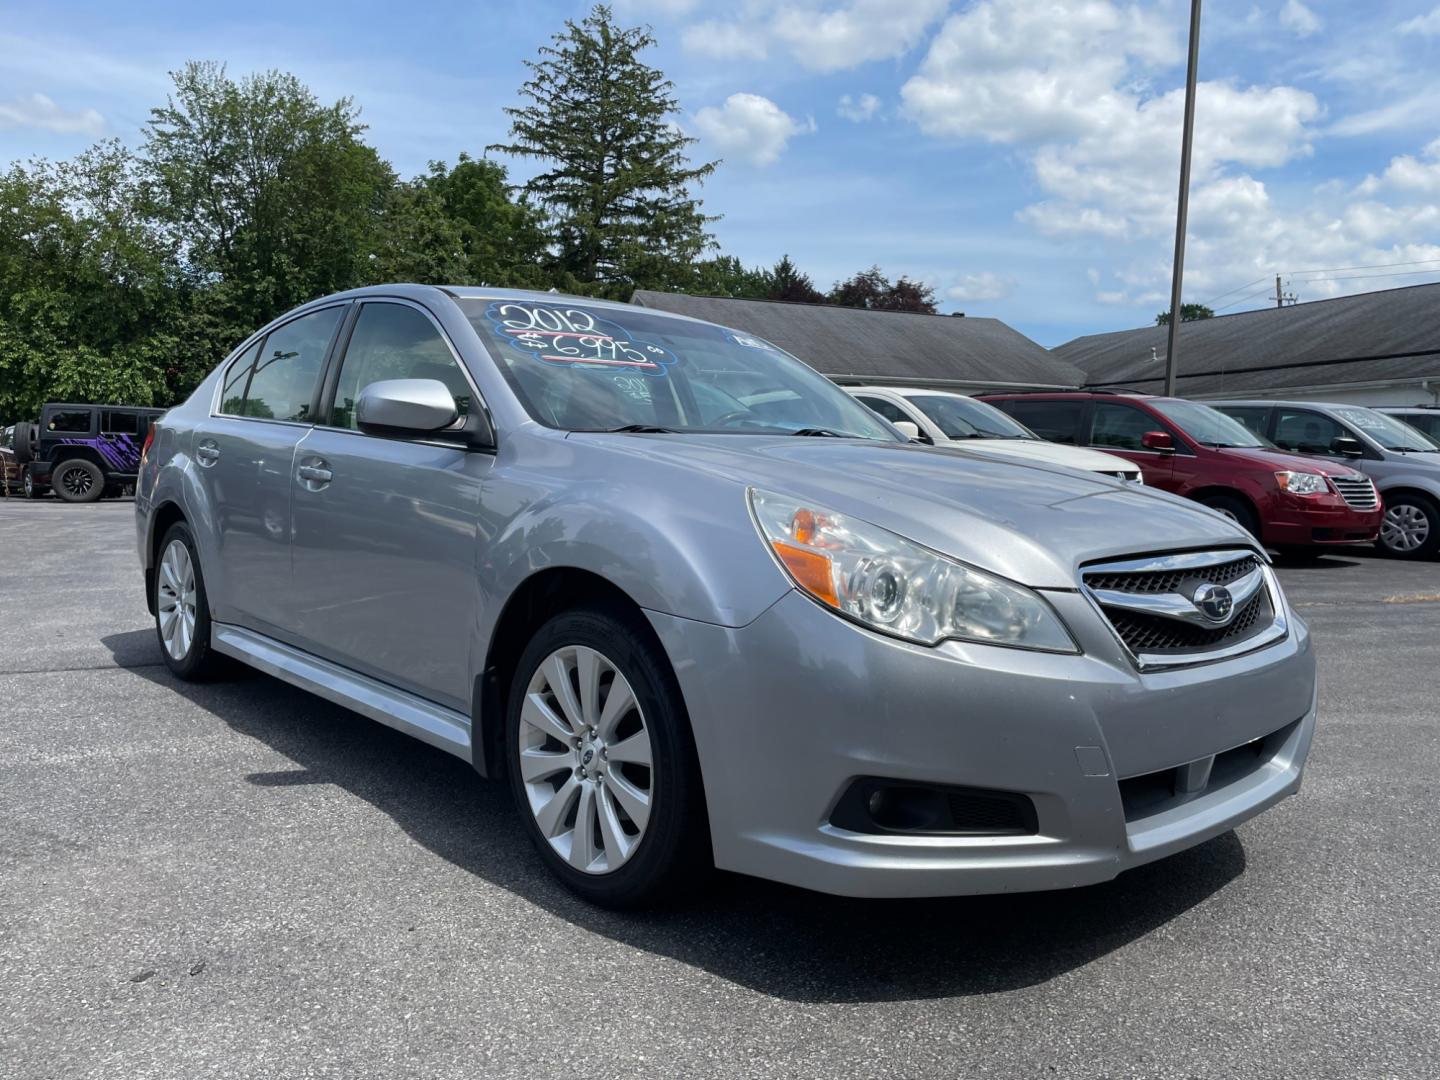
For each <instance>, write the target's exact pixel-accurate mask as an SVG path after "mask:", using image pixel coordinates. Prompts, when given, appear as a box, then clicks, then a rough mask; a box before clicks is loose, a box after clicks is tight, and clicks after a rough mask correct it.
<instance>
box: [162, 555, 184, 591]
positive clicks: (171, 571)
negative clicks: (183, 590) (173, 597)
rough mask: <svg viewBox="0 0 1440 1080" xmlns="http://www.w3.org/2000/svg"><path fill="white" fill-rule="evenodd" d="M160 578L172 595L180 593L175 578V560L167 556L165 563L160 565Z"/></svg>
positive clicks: (177, 580)
mask: <svg viewBox="0 0 1440 1080" xmlns="http://www.w3.org/2000/svg"><path fill="white" fill-rule="evenodd" d="M160 576H161V577H162V578H163V579H164V581H165V584H166V586H168V587H169V589H170V591H171V592H173V593H178V592H179V591H180V581H179V579H178V578H177V577H176V576H175V560H174V559H172V558H170V557H169V555H168V554H167V555H166V557H165V561H164V562H162V563H161V564H160Z"/></svg>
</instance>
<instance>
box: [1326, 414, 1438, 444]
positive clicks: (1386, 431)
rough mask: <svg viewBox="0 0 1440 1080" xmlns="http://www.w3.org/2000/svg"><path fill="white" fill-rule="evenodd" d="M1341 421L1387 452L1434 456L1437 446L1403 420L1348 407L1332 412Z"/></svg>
mask: <svg viewBox="0 0 1440 1080" xmlns="http://www.w3.org/2000/svg"><path fill="white" fill-rule="evenodd" d="M1331 411H1332V412H1333V413H1334V414H1335V415H1336V416H1337V417H1338V418H1339V419H1341V420H1343V421H1345V423H1347V424H1349V425H1350V426H1351V427H1356V428H1359V429H1360V430H1361V431H1363V432H1364V433H1365V434H1366V435H1369V436H1370V438H1372V439H1374V440H1375V441H1376V442H1377V443H1379V444H1380V445H1381V446H1383V447H1384V448H1385V449H1386V450H1399V451H1402V452H1404V453H1411V454H1433V453H1435V452H1436V446H1435V444H1434V443H1432V442H1431V441H1430V440H1429V439H1428V438H1426V437H1425V436H1424V435H1422V434H1420V432H1418V431H1416V430H1415V429H1414V428H1412V427H1411V426H1410V425H1409V424H1407V423H1405V422H1404V421H1403V420H1396V419H1395V417H1393V416H1386V415H1385V414H1384V413H1378V412H1376V411H1375V410H1374V409H1365V408H1361V407H1359V406H1355V405H1352V406H1347V407H1346V408H1343V409H1332V410H1331Z"/></svg>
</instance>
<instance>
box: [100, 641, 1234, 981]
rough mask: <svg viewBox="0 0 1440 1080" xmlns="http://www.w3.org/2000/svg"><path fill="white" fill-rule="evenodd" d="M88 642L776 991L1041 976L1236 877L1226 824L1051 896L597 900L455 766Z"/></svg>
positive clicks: (578, 908) (772, 894) (342, 714)
mask: <svg viewBox="0 0 1440 1080" xmlns="http://www.w3.org/2000/svg"><path fill="white" fill-rule="evenodd" d="M102 640H103V642H104V644H105V645H106V646H107V647H109V649H110V651H111V652H112V654H113V655H114V656H115V659H116V662H117V664H119V665H120V666H122V667H127V668H130V669H131V670H133V671H134V673H135V674H136V675H139V676H140V677H142V678H146V679H149V680H151V681H152V682H155V683H158V684H160V685H162V686H165V687H167V688H170V689H173V690H174V691H176V692H177V693H179V694H181V695H183V696H184V697H186V698H188V699H189V700H190V701H192V702H194V703H195V704H196V705H197V706H199V707H200V708H202V709H204V710H205V711H206V712H208V713H210V714H211V715H213V716H215V717H218V718H219V719H220V720H221V721H223V722H224V723H225V724H227V725H229V726H230V727H231V728H232V729H234V730H235V731H237V732H239V733H241V734H243V735H246V736H248V737H250V738H254V739H257V740H259V741H260V742H262V743H264V744H265V745H266V746H268V747H270V748H271V749H273V750H275V751H277V752H278V753H280V754H282V755H284V756H285V757H286V758H288V759H290V760H291V761H293V762H294V763H295V768H294V769H284V770H279V771H276V772H267V773H255V774H251V775H248V776H246V777H245V779H246V780H247V781H248V782H250V783H252V784H255V785H257V786H259V787H262V788H283V787H291V786H295V785H304V784H336V785H338V786H340V787H341V788H343V789H344V790H345V791H347V792H348V793H350V794H351V795H354V796H356V797H358V798H361V799H364V800H365V801H366V802H368V803H370V804H371V805H372V806H374V807H376V808H377V809H379V810H380V811H382V812H383V813H385V814H387V815H388V816H389V817H390V818H391V819H392V820H393V821H394V822H395V823H396V824H397V825H399V826H400V827H401V828H402V829H403V830H404V831H405V832H406V833H407V834H408V835H410V836H411V837H413V838H414V839H415V840H416V841H418V842H419V843H421V844H423V845H424V846H425V847H426V848H428V849H429V850H430V851H432V852H434V853H435V854H436V855H438V856H439V857H441V858H443V859H446V860H448V861H449V862H451V863H452V864H454V865H455V866H457V867H459V868H461V869H462V870H464V871H466V872H467V873H471V874H474V875H475V876H477V877H479V878H482V879H484V880H485V881H487V882H490V883H491V884H494V885H498V886H500V887H501V888H504V889H507V890H509V891H510V892H512V893H514V894H516V895H518V896H520V897H523V898H524V899H526V900H527V901H529V902H531V903H534V904H537V905H539V906H540V907H542V908H544V909H546V910H547V911H549V912H551V913H552V914H554V915H556V916H559V917H560V918H563V919H566V920H567V921H569V922H571V923H572V924H574V925H575V926H577V927H580V928H583V929H585V930H589V931H591V932H593V933H597V934H603V935H605V936H606V937H609V938H611V939H613V940H616V941H619V942H623V943H624V944H626V945H629V946H632V947H634V948H637V949H644V950H646V951H648V952H652V953H655V954H658V955H661V956H667V957H671V958H673V959H675V960H679V961H681V962H682V963H685V964H690V965H693V966H695V967H698V968H701V969H703V970H705V971H707V972H710V973H712V974H714V975H716V976H718V977H720V978H723V979H727V980H729V981H731V982H734V983H736V984H739V985H741V986H745V987H747V988H750V989H753V990H756V991H758V992H760V993H764V994H768V995H772V996H774V997H778V998H783V999H787V1000H792V1001H797V1002H812V1003H821V1002H876V1001H899V1000H914V999H924V998H939V997H951V996H965V995H973V994H990V993H997V992H1002V991H1006V990H1015V989H1019V988H1022V987H1027V986H1032V985H1035V984H1038V983H1044V982H1046V981H1048V980H1050V979H1053V978H1055V977H1057V976H1059V975H1063V974H1065V973H1066V972H1068V971H1071V970H1073V969H1075V968H1078V967H1081V966H1083V965H1085V964H1087V963H1089V962H1091V961H1093V960H1095V959H1097V958H1099V957H1102V956H1104V955H1106V954H1107V953H1110V952H1112V951H1114V950H1116V949H1118V948H1121V947H1123V946H1124V945H1126V944H1128V943H1130V942H1132V941H1134V940H1136V939H1137V938H1140V937H1143V936H1144V935H1146V934H1148V933H1149V932H1151V931H1152V930H1154V929H1156V928H1157V927H1160V926H1163V925H1164V924H1166V923H1168V922H1170V921H1171V920H1172V919H1175V918H1176V917H1178V916H1180V915H1182V914H1183V913H1185V912H1186V911H1188V910H1189V909H1190V908H1192V907H1194V906H1196V905H1197V904H1199V903H1201V902H1203V901H1204V900H1206V899H1207V898H1208V897H1210V896H1212V895H1213V894H1215V893H1216V892H1218V891H1219V890H1220V889H1222V888H1223V887H1224V886H1225V885H1226V884H1228V883H1229V882H1231V881H1233V880H1234V879H1235V878H1237V877H1238V876H1239V875H1240V874H1242V873H1243V872H1244V870H1245V849H1244V847H1243V846H1242V844H1241V843H1240V840H1239V838H1238V837H1237V836H1236V835H1235V833H1234V832H1228V833H1225V834H1223V835H1221V836H1219V837H1216V838H1215V839H1213V840H1211V841H1209V842H1208V843H1205V844H1202V845H1200V846H1199V847H1196V848H1193V849H1191V850H1189V851H1186V852H1183V853H1181V854H1179V855H1175V856H1172V857H1171V858H1169V859H1165V860H1163V861H1161V862H1159V863H1155V864H1151V865H1148V866H1142V867H1139V868H1137V869H1135V870H1132V871H1130V872H1128V873H1126V874H1124V875H1122V876H1121V877H1120V878H1118V879H1117V880H1115V881H1112V882H1108V883H1106V884H1103V885H1095V886H1090V887H1087V888H1082V889H1073V890H1067V891H1063V892H1052V893H1029V894H1018V895H1007V896H993V897H968V898H965V897H962V898H953V899H939V900H852V899H844V898H838V897H832V896H825V895H822V894H818V893H812V892H807V891H805V890H802V889H796V888H790V887H787V886H782V885H777V884H773V883H770V882H765V881H760V880H758V879H753V878H747V877H743V876H740V875H735V874H719V875H717V876H716V879H715V881H714V882H713V883H712V884H711V885H710V887H708V888H706V889H705V890H704V891H703V893H701V894H700V895H698V896H696V897H695V898H693V899H691V900H689V901H688V902H686V903H685V904H683V905H680V906H677V907H674V908H671V909H663V910H657V911H648V912H642V913H629V914H624V913H616V912H610V911H605V910H602V909H598V908H595V907H592V906H591V905H589V904H586V903H584V902H583V901H580V900H578V899H576V898H575V897H574V896H572V895H571V894H570V893H568V892H567V891H565V890H564V889H563V887H561V886H560V885H559V884H558V883H557V882H555V881H554V880H553V879H552V878H551V877H550V876H549V874H548V871H546V869H545V868H544V866H543V865H542V864H541V863H540V861H539V859H538V858H536V856H535V853H534V851H533V850H532V849H531V847H530V844H529V840H528V838H527V836H526V834H525V833H524V832H522V831H521V828H520V820H519V818H518V817H517V815H516V813H515V810H514V808H513V806H512V804H511V801H510V793H509V789H508V787H507V786H506V785H504V784H501V783H496V782H493V781H486V780H482V779H481V778H480V777H479V776H478V775H477V774H476V773H475V772H474V770H473V769H472V768H471V767H470V766H469V764H468V763H466V762H463V761H460V760H459V759H457V758H455V757H452V756H451V755H449V754H446V753H443V752H442V751H439V750H436V749H434V748H432V747H430V746H427V745H425V744H423V743H421V742H419V741H417V740H415V739H412V738H410V737H408V736H405V735H402V734H400V733H398V732H396V731H392V730H391V729H389V728H387V727H385V726H383V725H381V724H377V723H373V722H371V721H369V720H367V719H365V718H364V717H361V716H359V715H358V714H356V713H353V712H350V711H349V710H346V709H343V708H341V707H339V706H336V705H333V704H331V703H329V702H327V701H324V700H322V699H320V698H317V697H315V696H314V695H311V694H308V693H306V692H304V691H301V690H297V689H295V688H293V687H290V686H289V685H287V684H285V683H282V682H280V681H278V680H276V679H273V678H271V677H269V676H266V675H261V674H259V673H248V674H241V675H239V676H238V677H237V678H236V679H234V680H232V681H221V682H211V683H198V684H197V683H183V682H180V681H179V680H177V679H176V678H175V677H174V676H173V675H171V674H170V671H169V669H168V668H166V667H165V666H164V664H163V662H162V658H161V656H160V652H159V647H158V645H157V644H156V643H155V635H154V632H153V631H152V630H141V631H133V632H130V633H123V634H115V635H112V636H110V637H106V638H104V639H102ZM147 644H148V647H147Z"/></svg>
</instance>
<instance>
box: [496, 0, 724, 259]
mask: <svg viewBox="0 0 1440 1080" xmlns="http://www.w3.org/2000/svg"><path fill="white" fill-rule="evenodd" d="M654 44H655V38H654V36H653V35H652V34H651V33H650V31H649V30H648V29H646V28H643V27H630V28H622V27H618V26H616V24H615V22H614V19H613V17H612V15H611V12H610V9H609V8H608V7H606V6H605V5H603V4H597V5H596V6H595V7H594V8H593V9H592V10H591V12H590V14H589V15H588V16H586V18H585V19H584V20H583V21H582V22H580V23H579V24H578V25H577V24H576V23H575V22H573V21H572V20H566V22H565V29H564V31H563V32H561V33H558V34H556V35H555V36H554V38H553V39H552V43H551V44H549V45H546V46H543V47H542V48H541V49H540V54H539V58H538V59H536V60H527V61H526V66H527V67H528V68H529V69H530V72H531V77H530V79H529V80H527V81H526V82H525V84H524V85H523V86H522V87H521V88H520V95H521V96H522V97H523V98H526V99H528V102H529V104H526V105H524V106H520V107H516V108H507V109H506V110H505V112H506V114H507V115H508V116H509V117H510V121H511V123H510V140H511V141H510V142H508V143H497V144H495V145H492V146H491V147H490V148H489V149H491V150H501V151H504V152H505V153H509V154H515V155H518V156H521V157H529V158H536V159H539V160H541V161H542V162H545V163H546V164H545V167H544V168H543V170H542V171H541V172H540V173H539V174H537V175H536V176H535V177H533V178H532V179H531V180H530V181H529V182H528V183H527V184H526V185H525V190H526V192H527V193H528V194H529V195H531V196H533V197H534V198H535V199H536V200H537V201H538V202H539V203H540V204H541V205H542V206H544V207H545V208H546V209H547V210H548V211H549V213H550V214H551V215H552V218H553V228H554V237H553V240H554V248H555V258H556V264H557V270H558V271H559V273H560V274H562V275H570V276H571V277H573V278H574V279H575V280H577V281H579V282H582V283H583V282H601V283H624V282H629V283H633V284H637V285H657V286H660V287H664V286H665V285H666V284H667V283H671V282H673V281H675V280H676V279H679V278H683V277H684V271H685V270H687V269H688V267H689V266H690V264H691V263H693V262H694V261H695V260H696V259H698V258H699V256H700V255H701V254H702V253H703V252H704V251H705V249H706V248H708V247H709V246H710V245H711V244H712V242H713V241H712V238H711V236H710V235H709V234H708V233H707V232H706V230H705V227H706V225H707V224H708V223H709V222H710V221H713V220H714V219H713V218H707V217H706V216H705V215H704V214H703V213H702V212H701V209H700V201H699V199H698V198H696V197H695V196H693V195H692V194H691V188H692V186H693V185H695V184H698V183H700V182H701V181H703V180H704V178H705V177H707V176H709V175H710V174H711V173H712V172H714V170H715V166H716V165H717V164H718V162H708V163H705V164H701V165H698V166H692V165H691V164H690V162H689V159H688V158H687V156H686V149H687V148H688V147H689V146H690V145H691V144H692V143H693V142H695V140H694V139H693V138H690V137H688V136H686V135H684V134H682V133H681V132H680V131H679V129H678V128H677V127H676V126H675V124H674V123H673V120H672V117H673V115H674V114H675V112H676V110H677V108H678V103H677V101H676V98H675V87H674V84H673V83H671V82H670V80H669V79H667V78H665V76H664V74H663V73H662V72H660V71H659V70H658V69H656V68H653V67H650V66H649V65H648V64H646V63H645V62H644V61H643V60H642V59H641V58H640V54H641V53H643V52H644V51H645V50H646V49H648V48H650V47H651V46H653V45H654Z"/></svg>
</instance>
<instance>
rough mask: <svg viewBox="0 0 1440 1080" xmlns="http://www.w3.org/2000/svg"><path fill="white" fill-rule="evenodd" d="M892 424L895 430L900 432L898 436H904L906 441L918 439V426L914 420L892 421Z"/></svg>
mask: <svg viewBox="0 0 1440 1080" xmlns="http://www.w3.org/2000/svg"><path fill="white" fill-rule="evenodd" d="M892 423H893V425H894V427H895V430H896V431H898V432H900V434H901V435H904V436H905V437H906V438H907V439H918V438H920V425H919V424H917V423H915V421H914V420H895V421H892Z"/></svg>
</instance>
